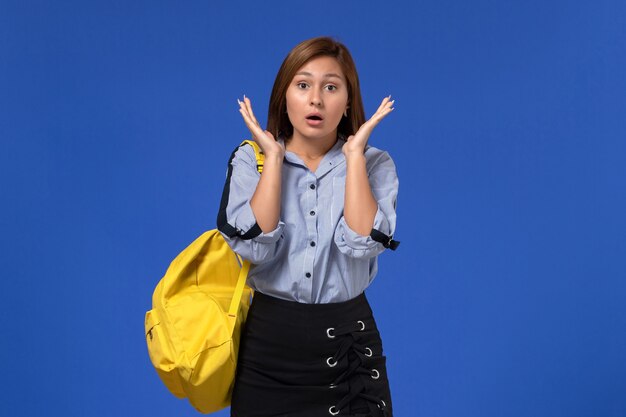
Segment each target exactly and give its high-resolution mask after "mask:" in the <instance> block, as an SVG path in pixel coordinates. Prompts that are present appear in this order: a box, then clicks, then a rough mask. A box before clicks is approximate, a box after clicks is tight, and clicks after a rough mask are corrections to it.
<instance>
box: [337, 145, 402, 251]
mask: <svg viewBox="0 0 626 417" xmlns="http://www.w3.org/2000/svg"><path fill="white" fill-rule="evenodd" d="M366 156H367V154H366ZM367 165H368V167H367V168H368V177H369V182H370V186H371V188H372V194H373V195H374V198H375V199H376V201H377V203H378V208H377V210H376V215H375V217H374V224H373V226H372V233H373V234H378V235H384V236H385V237H386V238H387V239H388V241H391V239H392V237H393V234H394V233H395V230H396V201H397V197H398V175H397V173H396V166H395V164H394V162H393V160H392V159H391V156H389V154H388V153H387V152H384V151H380V154H379V155H377V157H375V158H372V160H371V162H370V160H368V163H367ZM334 241H335V244H336V245H337V247H338V248H339V251H340V252H341V253H343V254H345V255H347V256H350V257H353V258H371V257H373V256H377V255H379V254H380V253H381V252H383V251H384V250H385V249H386V246H385V244H383V243H381V242H380V241H378V240H375V239H374V238H373V237H372V235H371V234H370V235H369V236H363V235H361V234H359V233H357V232H355V231H354V230H352V229H351V228H350V227H349V226H348V224H347V223H346V220H345V217H344V216H341V218H340V219H339V223H338V224H337V228H336V229H335V235H334Z"/></svg>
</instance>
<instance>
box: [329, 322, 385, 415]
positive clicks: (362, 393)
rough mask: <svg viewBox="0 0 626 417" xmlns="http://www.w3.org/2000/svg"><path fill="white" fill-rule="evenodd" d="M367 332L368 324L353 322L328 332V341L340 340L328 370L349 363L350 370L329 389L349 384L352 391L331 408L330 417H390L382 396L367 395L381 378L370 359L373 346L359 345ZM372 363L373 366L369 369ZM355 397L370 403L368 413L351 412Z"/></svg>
mask: <svg viewBox="0 0 626 417" xmlns="http://www.w3.org/2000/svg"><path fill="white" fill-rule="evenodd" d="M364 331H366V324H365V322H364V321H362V320H356V321H355V320H353V321H349V322H347V323H343V324H341V325H339V326H337V327H336V328H333V327H331V328H328V329H326V334H327V336H328V337H329V338H332V339H335V338H336V339H337V340H340V344H339V348H338V349H337V351H336V352H335V354H333V355H332V356H330V357H328V358H326V364H327V365H328V366H329V367H335V366H336V365H337V364H343V363H345V361H347V368H346V369H345V371H343V372H342V373H341V374H339V375H338V376H337V377H336V378H335V379H334V380H333V381H332V382H331V383H330V388H331V389H332V388H336V387H337V386H338V385H339V384H342V383H344V382H347V383H348V386H349V391H348V393H347V394H346V395H345V396H344V397H343V398H342V399H341V400H339V402H338V403H337V404H335V405H333V406H331V407H329V409H328V413H329V414H330V415H339V416H351V417H368V416H369V417H379V416H382V417H388V416H390V413H389V410H388V407H387V403H386V402H385V401H384V400H383V399H382V398H379V397H376V396H374V395H371V394H368V392H367V391H368V388H369V386H371V385H372V384H373V383H376V380H377V379H379V378H380V372H379V371H378V370H377V369H376V368H374V367H371V362H372V361H371V360H370V358H372V357H373V351H372V349H371V348H370V347H368V346H365V345H364V344H362V343H360V342H359V339H360V337H359V336H360V334H361V333H362V332H364ZM368 362H370V366H368ZM356 398H361V399H363V400H365V401H367V404H368V407H369V410H370V411H369V413H367V414H363V413H357V414H355V413H352V412H351V411H348V412H346V411H347V410H350V408H351V407H348V406H351V404H352V402H353V401H354V400H355V399H356ZM349 413H350V414H349Z"/></svg>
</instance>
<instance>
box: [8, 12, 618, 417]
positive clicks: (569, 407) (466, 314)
mask: <svg viewBox="0 0 626 417" xmlns="http://www.w3.org/2000/svg"><path fill="white" fill-rule="evenodd" d="M625 28H626V6H625V3H624V2H622V1H619V0H614V1H611V0H599V1H594V2H591V1H589V2H582V1H538V0H526V1H513V2H511V1H509V2H496V1H489V0H476V1H470V2H468V1H453V0H443V1H442V0H437V1H431V0H424V1H415V2H409V1H406V2H393V1H392V2H388V3H387V4H384V3H381V2H367V1H365V2H364V1H343V2H330V1H317V2H314V3H297V2H296V3H294V2H286V1H285V2H232V3H230V2H224V1H219V2H218V1H211V2H210V1H186V2H174V1H134V2H128V1H106V2H105V1H101V2H98V1H64V2H53V1H48V2H44V1H7V0H2V1H1V2H0V140H1V149H0V188H1V192H0V195H1V196H2V205H1V210H2V212H1V216H0V229H1V231H2V233H0V245H1V247H0V249H1V254H2V255H1V264H0V268H1V271H2V282H3V287H4V289H3V291H2V293H3V297H2V298H3V301H2V303H1V307H0V314H1V316H0V317H1V319H2V331H1V336H0V337H1V340H2V342H1V344H0V349H1V358H2V365H3V371H2V372H0V381H1V383H2V387H3V389H2V390H1V393H0V397H1V400H0V415H2V416H36V415H42V416H44V415H55V416H56V415H62V416H186V415H188V416H192V415H196V414H195V412H194V411H193V409H192V408H191V407H190V406H189V405H188V404H187V403H186V402H184V401H180V400H177V399H175V398H174V397H173V396H171V395H170V394H169V393H168V392H167V391H166V389H165V387H164V386H163V385H162V383H161V382H160V380H159V379H158V377H157V375H156V373H155V372H154V370H153V369H152V368H151V364H150V362H149V359H148V354H147V350H146V345H145V340H144V333H143V332H144V329H143V319H144V313H145V311H146V310H148V309H149V308H150V305H151V295H152V290H153V288H154V286H155V285H156V283H157V281H158V280H159V279H160V277H161V276H162V275H163V273H164V272H165V269H166V268H167V266H168V265H169V262H170V261H171V259H172V258H173V257H174V256H175V255H176V254H177V253H178V252H179V251H180V250H182V249H183V248H184V247H185V246H186V245H187V243H189V242H190V241H191V240H193V239H194V238H195V237H196V236H197V235H199V234H200V233H201V232H202V231H204V230H206V229H210V228H214V227H215V218H216V211H217V208H218V204H219V197H220V195H221V189H222V185H223V181H224V178H225V169H226V162H227V158H228V156H229V155H230V152H231V151H232V149H233V148H234V147H235V146H236V144H237V143H239V141H241V140H242V139H243V138H245V137H247V135H248V132H247V131H246V128H245V126H244V124H243V122H242V120H241V117H240V115H239V113H238V111H237V103H236V98H237V97H241V96H242V95H243V94H246V95H248V96H249V97H251V98H252V100H253V104H254V108H255V110H256V113H257V114H258V115H263V117H261V119H262V120H265V114H266V112H267V102H268V100H269V93H270V89H271V86H272V82H273V80H274V76H275V74H276V71H277V70H278V67H279V65H280V63H281V62H282V59H283V58H284V56H285V55H286V53H287V52H288V51H289V49H290V48H291V47H293V46H294V45H295V44H297V43H298V42H299V41H301V40H303V39H306V38H309V37H313V36H318V35H332V36H335V37H337V38H338V39H339V40H341V41H343V42H344V43H345V44H347V45H348V46H349V48H350V49H351V51H352V53H353V56H354V58H355V60H356V62H357V65H358V68H359V72H360V77H361V81H362V92H363V95H364V100H365V107H366V112H367V114H368V115H371V114H372V113H373V112H374V110H375V109H376V107H377V105H378V103H379V102H380V100H381V99H382V98H383V97H384V96H385V95H387V94H393V96H394V97H395V99H396V110H395V111H394V113H393V114H392V115H391V116H389V117H388V118H387V119H385V120H384V122H383V123H382V124H381V125H379V126H378V127H377V128H376V130H375V132H374V134H373V136H372V138H371V143H372V144H373V145H375V146H378V147H381V148H384V149H386V150H388V151H389V152H390V154H391V155H392V157H393V158H394V159H395V160H396V163H397V166H398V173H399V176H400V195H399V200H398V215H399V220H398V230H397V233H396V238H397V239H398V240H400V241H402V245H401V246H400V248H399V250H398V251H397V252H395V253H384V254H383V255H381V257H380V273H379V275H378V277H377V279H376V281H375V282H374V284H373V285H372V286H371V287H370V289H369V290H368V296H369V298H370V301H371V303H372V305H373V308H374V310H375V312H376V315H377V319H378V323H379V326H380V328H381V332H382V335H383V339H384V343H385V350H386V353H387V355H388V360H389V362H388V367H389V374H390V379H391V388H392V392H393V398H394V405H395V409H396V415H397V416H423V417H448V416H449V417H452V416H454V417H491V416H493V417H500V416H507V417H517V416H520V417H521V416H536V417H539V416H541V417H544V416H545V417H560V416H564V417H565V416H567V417H573V416H594V417H609V416H611V417H617V416H626V395H624V392H625V390H626V355H625V353H624V352H625V351H626V332H625V328H626V308H625V305H626V280H625V278H626V256H625V255H626V220H625V218H626V216H625V215H624V213H626V187H625V186H626V164H625V156H626V117H625V116H626V96H625V92H626V30H625ZM216 415H218V416H227V415H228V413H227V412H226V411H224V412H220V413H218V414H216Z"/></svg>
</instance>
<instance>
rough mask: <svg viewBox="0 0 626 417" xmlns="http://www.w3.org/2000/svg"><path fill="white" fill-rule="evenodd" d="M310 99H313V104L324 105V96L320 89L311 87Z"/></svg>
mask: <svg viewBox="0 0 626 417" xmlns="http://www.w3.org/2000/svg"><path fill="white" fill-rule="evenodd" d="M310 100H311V104H312V105H314V106H321V105H322V97H321V96H320V93H319V91H317V90H316V89H314V88H312V89H311V96H310Z"/></svg>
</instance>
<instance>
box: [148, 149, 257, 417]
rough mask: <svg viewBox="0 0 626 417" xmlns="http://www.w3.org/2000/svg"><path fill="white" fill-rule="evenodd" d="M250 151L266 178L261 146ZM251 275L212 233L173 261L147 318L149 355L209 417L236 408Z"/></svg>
mask: <svg viewBox="0 0 626 417" xmlns="http://www.w3.org/2000/svg"><path fill="white" fill-rule="evenodd" d="M246 143H247V144H250V145H252V146H253V148H254V150H255V154H256V158H257V167H258V170H259V172H261V171H262V169H263V155H262V154H261V152H260V150H259V148H258V145H257V144H256V143H255V142H254V141H244V142H243V143H242V145H244V144H246ZM249 268H250V263H249V262H248V261H242V259H241V258H240V257H239V255H237V254H235V253H234V252H233V251H232V250H231V249H230V247H229V246H228V244H227V243H226V241H225V240H224V238H223V237H222V235H221V234H220V232H219V231H218V230H217V229H213V230H209V231H207V232H204V233H203V234H202V235H201V236H199V237H198V238H197V239H196V240H194V241H193V242H192V243H191V244H190V245H189V246H188V247H187V248H185V250H183V251H182V252H181V253H180V254H179V255H178V256H177V257H176V258H175V259H174V260H173V261H172V263H171V264H170V266H169V268H168V269H167V272H166V273H165V276H164V277H163V278H162V279H161V281H160V282H159V283H158V285H157V286H156V289H155V290H154V294H153V296H152V310H150V311H148V312H147V313H146V318H145V331H146V342H147V344H148V353H149V355H150V360H151V361H152V364H153V365H154V367H155V368H156V371H157V373H158V375H159V377H161V380H162V381H163V383H164V384H165V385H166V387H167V388H168V389H169V390H170V391H171V392H172V394H174V395H175V396H176V397H178V398H188V399H189V402H190V403H191V405H193V406H194V407H195V408H196V410H198V411H199V412H201V413H212V412H214V411H218V410H220V409H222V408H224V407H227V406H228V405H230V398H231V394H232V388H233V383H234V376H235V367H236V364H237V352H238V347H239V339H240V333H241V326H242V324H243V322H244V321H245V319H246V316H247V314H248V309H249V306H250V298H251V295H252V290H251V289H250V288H248V287H247V286H246V285H245V281H246V277H247V275H248V270H249Z"/></svg>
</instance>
